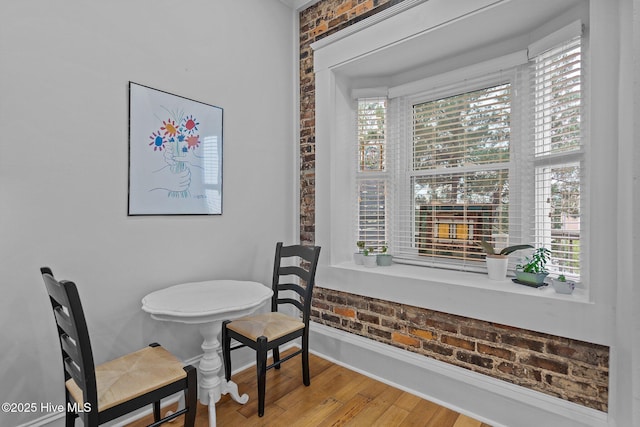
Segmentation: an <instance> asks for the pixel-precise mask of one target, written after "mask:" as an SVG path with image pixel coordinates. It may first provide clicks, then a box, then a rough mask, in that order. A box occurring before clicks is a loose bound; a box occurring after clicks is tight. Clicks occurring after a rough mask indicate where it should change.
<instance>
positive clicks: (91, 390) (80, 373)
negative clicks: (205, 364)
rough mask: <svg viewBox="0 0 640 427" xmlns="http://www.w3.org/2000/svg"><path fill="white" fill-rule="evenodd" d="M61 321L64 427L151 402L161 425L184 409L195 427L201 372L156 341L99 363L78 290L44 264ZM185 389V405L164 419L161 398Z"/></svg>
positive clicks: (188, 423) (101, 420) (96, 420)
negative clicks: (181, 360)
mask: <svg viewBox="0 0 640 427" xmlns="http://www.w3.org/2000/svg"><path fill="white" fill-rule="evenodd" d="M40 272H41V273H42V277H43V279H44V283H45V285H46V288H47V292H48V293H49V299H50V300H51V306H52V308H53V314H54V317H55V320H56V324H57V326H58V335H59V337H60V347H61V350H62V361H63V367H64V378H65V385H66V392H65V394H66V405H67V412H66V426H67V427H70V426H74V425H75V419H76V418H77V417H80V418H81V419H82V421H83V424H84V426H85V427H94V426H98V425H100V424H103V423H105V422H107V421H110V420H113V419H115V418H118V417H121V416H123V415H125V414H128V413H130V412H132V411H134V410H137V409H140V408H142V407H144V406H147V405H153V415H154V420H155V422H154V423H153V424H151V425H152V426H158V425H160V424H162V423H165V422H167V421H170V420H173V419H174V418H176V417H178V416H180V415H182V414H185V423H184V425H185V426H193V425H194V423H195V418H196V407H197V389H198V383H197V375H196V370H195V368H194V367H193V366H190V365H189V366H184V365H183V364H182V362H180V361H179V360H178V359H177V358H176V357H175V356H174V355H173V354H171V353H170V352H168V351H167V350H165V349H164V348H162V347H161V346H160V345H158V344H151V345H149V346H148V347H145V348H143V349H141V350H138V351H136V352H133V353H131V354H128V355H125V356H122V357H119V358H117V359H114V360H111V361H109V362H106V363H103V364H101V365H98V366H95V365H94V362H93V352H92V351H91V343H90V341H89V331H88V329H87V323H86V320H85V317H84V311H83V310H82V304H81V302H80V296H79V295H78V289H77V287H76V285H75V284H74V283H73V282H70V281H66V280H63V281H57V280H56V279H55V278H54V276H53V273H52V272H51V269H50V268H48V267H42V268H41V269H40ZM180 391H183V392H184V395H185V408H184V409H181V410H179V411H176V412H175V413H173V414H170V415H168V416H166V417H165V418H162V419H161V418H160V401H161V399H163V398H165V397H168V396H170V395H172V394H175V393H178V392H180Z"/></svg>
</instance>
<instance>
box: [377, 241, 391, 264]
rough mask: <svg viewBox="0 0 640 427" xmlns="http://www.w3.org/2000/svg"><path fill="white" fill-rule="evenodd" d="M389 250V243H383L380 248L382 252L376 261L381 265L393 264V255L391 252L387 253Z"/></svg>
mask: <svg viewBox="0 0 640 427" xmlns="http://www.w3.org/2000/svg"><path fill="white" fill-rule="evenodd" d="M388 250H389V248H388V247H387V245H383V246H382V248H381V249H380V253H379V254H378V255H376V262H377V263H378V265H379V266H381V267H388V266H390V265H391V261H392V260H393V257H392V255H391V254H390V253H387V251H388Z"/></svg>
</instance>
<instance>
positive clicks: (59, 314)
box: [53, 306, 78, 339]
mask: <svg viewBox="0 0 640 427" xmlns="http://www.w3.org/2000/svg"><path fill="white" fill-rule="evenodd" d="M53 315H54V316H55V317H56V323H57V324H58V328H60V329H61V330H62V331H63V332H64V333H65V334H67V335H69V336H70V337H72V338H73V339H76V338H77V337H78V331H77V330H76V326H75V325H74V324H73V321H72V320H71V318H70V317H69V315H68V314H67V313H65V310H64V308H63V307H62V306H58V307H55V308H54V309H53Z"/></svg>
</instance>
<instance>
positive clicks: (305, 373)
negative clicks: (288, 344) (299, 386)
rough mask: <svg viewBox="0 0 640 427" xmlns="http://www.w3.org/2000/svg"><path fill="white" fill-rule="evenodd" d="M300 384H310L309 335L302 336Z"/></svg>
mask: <svg viewBox="0 0 640 427" xmlns="http://www.w3.org/2000/svg"><path fill="white" fill-rule="evenodd" d="M302 382H303V383H304V385H306V386H308V385H310V384H311V378H310V376H309V334H308V333H305V334H303V335H302Z"/></svg>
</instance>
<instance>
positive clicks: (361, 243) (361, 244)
mask: <svg viewBox="0 0 640 427" xmlns="http://www.w3.org/2000/svg"><path fill="white" fill-rule="evenodd" d="M364 245H365V242H364V240H358V241H357V242H356V246H357V247H358V251H360V252H364Z"/></svg>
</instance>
